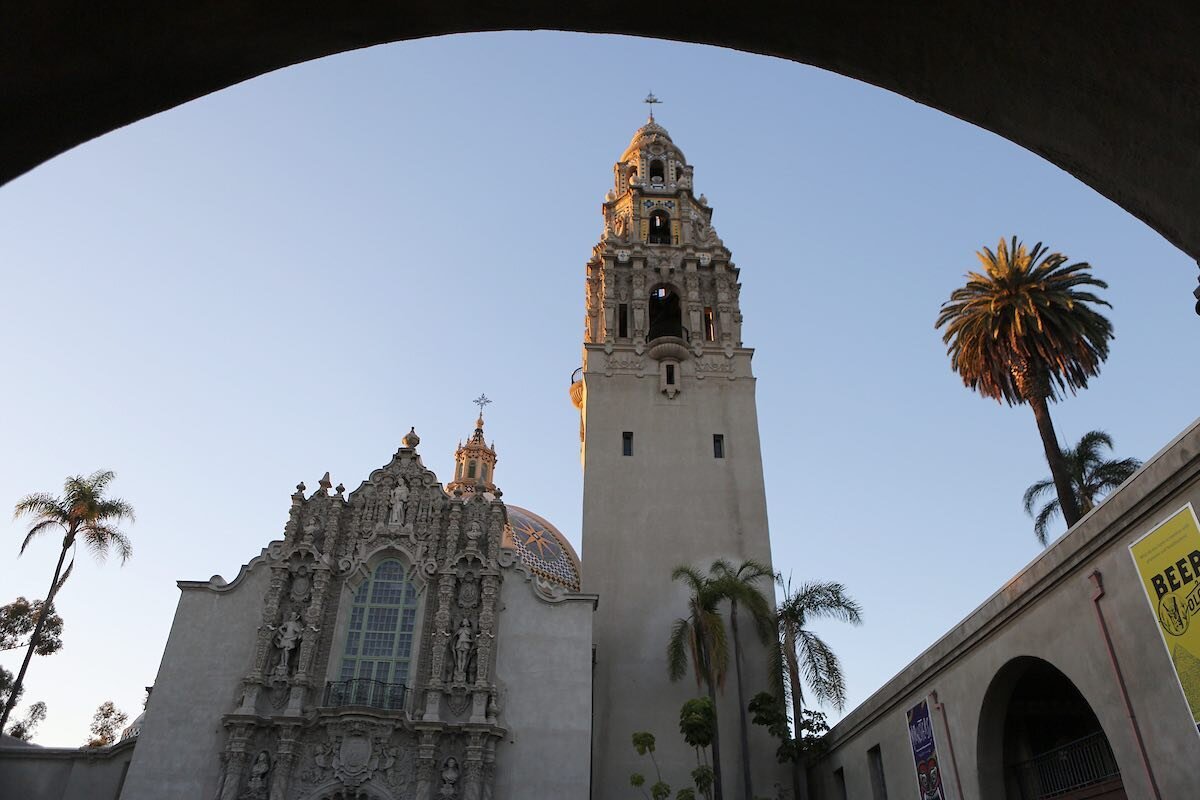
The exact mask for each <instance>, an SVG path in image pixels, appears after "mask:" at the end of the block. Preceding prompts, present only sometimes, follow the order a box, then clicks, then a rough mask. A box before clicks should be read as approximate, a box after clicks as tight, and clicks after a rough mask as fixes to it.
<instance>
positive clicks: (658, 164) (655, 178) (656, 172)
mask: <svg viewBox="0 0 1200 800" xmlns="http://www.w3.org/2000/svg"><path fill="white" fill-rule="evenodd" d="M666 180H667V171H666V168H665V167H663V162H662V159H661V158H655V159H651V161H650V183H651V184H661V183H665V182H666Z"/></svg>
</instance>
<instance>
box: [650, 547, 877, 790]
mask: <svg viewBox="0 0 1200 800" xmlns="http://www.w3.org/2000/svg"><path fill="white" fill-rule="evenodd" d="M671 577H672V579H673V580H676V581H680V582H682V583H683V584H684V585H685V586H686V587H687V590H688V601H687V610H688V614H687V616H686V617H682V618H680V619H678V620H676V621H675V624H674V625H673V626H672V628H671V635H670V638H669V639H668V640H667V671H668V674H669V676H670V678H671V680H673V681H678V680H681V679H682V678H683V677H684V676H685V675H686V674H687V672H688V667H689V665H690V666H691V668H692V674H693V676H694V677H695V680H696V687H697V688H698V689H703V690H704V691H705V692H706V694H707V696H708V698H709V700H710V701H711V703H712V706H713V708H714V709H715V708H716V702H717V694H718V693H719V692H723V691H724V688H725V681H726V678H727V677H728V673H729V665H730V660H731V656H732V662H733V671H734V677H735V683H736V686H737V701H738V709H739V710H740V713H739V715H738V726H739V727H738V733H739V739H740V741H739V745H740V752H739V755H740V763H741V773H742V786H743V792H744V796H745V797H748V798H749V797H754V796H755V795H754V786H753V779H752V776H751V771H750V742H749V732H748V720H747V711H748V708H749V706H748V704H747V702H746V692H745V679H744V676H743V658H742V654H743V642H742V634H741V628H740V626H739V619H740V616H739V610H742V611H744V612H745V613H746V616H747V617H748V621H749V622H750V626H751V629H752V631H753V634H754V636H755V637H756V638H757V639H758V640H759V642H761V643H762V644H763V645H765V646H766V647H767V650H768V653H769V654H770V655H771V658H769V659H768V675H766V676H762V677H763V678H765V679H766V680H767V683H768V685H770V686H772V687H773V688H774V689H775V692H776V699H777V700H778V701H779V702H781V703H782V702H783V701H784V699H785V698H790V700H791V703H792V710H793V715H794V719H795V721H796V724H797V725H798V724H799V722H800V720H801V718H802V705H803V700H804V693H803V690H802V684H803V683H807V684H808V686H809V690H810V692H811V693H812V696H813V697H814V699H816V700H817V701H818V702H821V703H829V704H832V705H834V706H835V707H837V708H839V709H840V708H842V707H843V706H844V704H845V702H846V682H845V677H844V675H843V673H842V666H841V662H840V661H839V659H838V657H837V655H836V654H835V653H834V652H833V650H832V649H830V647H829V646H828V645H827V644H826V643H825V642H824V641H823V640H822V639H821V638H820V637H819V636H818V635H817V634H816V633H814V632H812V631H811V630H809V629H808V623H809V622H811V621H813V620H816V619H822V618H832V619H838V620H842V621H844V622H849V623H851V624H854V625H858V624H861V623H862V610H861V609H860V608H859V606H858V604H857V603H856V602H854V600H853V599H852V598H851V597H850V596H849V594H848V593H847V592H846V589H845V587H844V586H842V584H840V583H824V582H814V583H805V584H802V585H800V586H799V587H797V588H796V589H795V590H793V589H792V586H791V582H790V581H788V583H787V584H786V585H785V586H784V598H783V600H782V601H781V602H780V604H779V606H778V608H775V609H773V608H772V604H771V602H770V600H768V599H767V596H766V595H765V594H764V588H766V587H770V586H771V585H772V584H773V583H777V582H778V583H780V584H781V585H782V578H781V577H780V576H779V575H776V574H775V573H773V572H772V571H771V569H770V568H768V567H767V566H766V565H764V564H762V563H760V562H757V561H752V560H750V561H744V562H742V563H741V564H739V565H738V566H736V567H734V566H733V565H732V564H731V563H730V562H728V561H726V560H724V559H718V560H717V561H714V562H713V564H712V566H711V567H710V568H709V570H708V573H707V574H705V573H703V572H701V571H700V570H699V569H697V568H695V567H692V566H688V565H683V566H679V567H676V568H675V570H674V572H672V573H671ZM764 584H765V586H764ZM725 606H727V607H728V610H729V634H730V635H729V636H727V635H726V629H725V619H724V617H723V616H722V609H723V607H725ZM731 645H732V647H731ZM711 746H712V759H713V790H714V791H713V797H714V798H716V800H721V798H722V789H723V784H722V778H721V755H720V752H721V751H720V737H719V735H718V733H717V731H716V727H715V726H714V731H713V738H712V745H711ZM796 766H797V767H798V764H797V765H796ZM797 775H798V773H797ZM795 777H796V776H794V779H795Z"/></svg>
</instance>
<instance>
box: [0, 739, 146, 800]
mask: <svg viewBox="0 0 1200 800" xmlns="http://www.w3.org/2000/svg"><path fill="white" fill-rule="evenodd" d="M135 744H137V739H126V740H125V741H123V742H118V743H117V744H115V745H113V746H112V747H100V748H96V749H91V748H86V747H82V748H72V747H37V746H33V745H26V746H9V747H6V746H0V800H117V798H118V797H120V795H121V787H122V785H123V784H124V783H125V773H126V771H127V770H128V769H129V761H130V759H132V758H133V748H134V745H135Z"/></svg>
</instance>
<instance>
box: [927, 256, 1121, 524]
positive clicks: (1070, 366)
mask: <svg viewBox="0 0 1200 800" xmlns="http://www.w3.org/2000/svg"><path fill="white" fill-rule="evenodd" d="M976 255H978V256H979V260H980V262H981V263H982V264H983V268H984V272H985V274H980V273H978V272H971V273H968V274H967V285H966V286H963V287H962V288H960V289H955V290H954V292H953V293H951V295H950V299H949V300H948V301H946V302H945V303H943V304H942V310H941V313H940V314H939V315H938V318H937V323H936V324H935V326H934V327H936V328H941V327H942V326H943V325H945V326H946V333H945V335H944V336H943V337H942V341H943V342H945V344H946V345H947V348H946V352H947V354H948V355H949V356H950V365H951V367H953V369H954V370H955V371H956V372H957V373H958V374H959V375H960V376H961V377H962V379H963V383H964V384H966V385H967V386H969V387H970V388H972V389H974V390H975V391H977V392H979V393H980V394H981V395H983V396H984V397H991V398H993V399H995V400H996V401H997V402H999V401H1001V400H1004V401H1005V402H1007V403H1008V404H1009V405H1018V404H1025V403H1028V404H1029V407H1030V408H1031V409H1032V410H1033V416H1034V419H1036V420H1037V426H1038V432H1039V433H1040V434H1041V437H1042V448H1043V449H1044V450H1045V453H1046V462H1047V463H1048V464H1049V465H1050V474H1051V476H1052V477H1053V479H1054V488H1055V491H1056V492H1057V494H1058V502H1059V505H1060V506H1061V508H1062V513H1063V518H1064V519H1066V521H1067V525H1068V527H1069V526H1071V525H1074V524H1075V523H1076V522H1078V521H1079V517H1080V514H1079V509H1078V508H1077V506H1076V502H1075V495H1074V493H1073V492H1072V490H1071V480H1070V475H1069V473H1068V470H1067V464H1066V461H1065V459H1064V458H1063V454H1062V451H1061V450H1060V449H1059V447H1058V439H1057V438H1056V437H1055V434H1054V424H1053V422H1052V421H1051V419H1050V410H1049V407H1048V404H1049V402H1050V401H1057V400H1058V399H1059V398H1060V397H1061V396H1062V393H1063V392H1064V391H1065V390H1067V389H1069V390H1070V391H1071V393H1072V394H1074V393H1075V391H1076V390H1078V389H1082V388H1086V387H1087V382H1088V378H1090V377H1094V376H1095V375H1097V374H1099V371H1100V364H1101V363H1103V361H1104V359H1106V358H1107V357H1108V340H1109V339H1111V338H1112V336H1113V332H1112V324H1111V323H1110V322H1109V321H1108V319H1107V318H1106V317H1105V316H1104V315H1103V314H1101V313H1100V312H1098V311H1096V309H1094V308H1093V307H1092V306H1091V305H1089V304H1094V305H1097V306H1101V305H1103V306H1108V305H1109V304H1108V303H1107V302H1105V301H1104V300H1102V299H1100V298H1099V297H1098V296H1096V295H1095V294H1093V293H1092V292H1091V291H1085V290H1082V287H1090V286H1096V287H1100V288H1102V289H1106V288H1108V284H1106V283H1105V282H1104V281H1102V280H1099V279H1098V278H1095V277H1093V276H1092V275H1091V273H1089V272H1088V270H1089V269H1090V266H1089V265H1088V264H1087V263H1085V262H1079V263H1076V264H1070V265H1066V261H1067V257H1066V256H1064V255H1062V254H1061V253H1048V252H1047V251H1046V250H1045V248H1043V247H1042V243H1041V242H1038V243H1037V244H1036V245H1034V247H1033V249H1032V250H1026V249H1025V246H1024V245H1023V244H1021V243H1020V242H1018V241H1017V237H1015V236H1014V237H1012V243H1011V244H1010V245H1006V244H1005V241H1004V240H1003V239H1001V240H1000V244H999V245H998V246H997V248H996V252H994V253H993V252H992V251H991V250H989V249H988V248H986V247H985V248H983V250H982V252H979V253H976ZM1064 265H1065V266H1064ZM1110 307H1111V306H1110Z"/></svg>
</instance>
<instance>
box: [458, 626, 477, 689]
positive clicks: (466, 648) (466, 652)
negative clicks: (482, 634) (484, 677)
mask: <svg viewBox="0 0 1200 800" xmlns="http://www.w3.org/2000/svg"><path fill="white" fill-rule="evenodd" d="M474 644H475V634H474V633H472V631H471V620H470V619H469V618H467V617H463V618H462V622H460V623H458V630H457V631H455V633H454V679H455V680H456V681H462V680H466V677H467V664H468V663H469V662H470V660H471V647H472V646H473V645H474Z"/></svg>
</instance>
